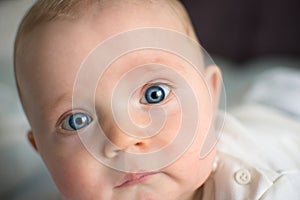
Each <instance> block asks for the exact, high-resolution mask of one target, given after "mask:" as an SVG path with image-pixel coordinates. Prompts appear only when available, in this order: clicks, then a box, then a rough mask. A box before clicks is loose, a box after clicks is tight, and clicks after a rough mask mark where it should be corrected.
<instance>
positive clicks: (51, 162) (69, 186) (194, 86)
mask: <svg viewBox="0 0 300 200" xmlns="http://www.w3.org/2000/svg"><path fill="white" fill-rule="evenodd" d="M130 9H134V8H130V7H129V8H126V9H123V10H114V9H111V10H110V11H109V12H108V11H107V12H106V11H103V12H102V13H101V14H99V15H97V16H86V17H82V18H81V19H78V20H75V21H56V22H52V23H49V24H46V25H42V26H40V27H39V28H38V29H36V30H34V31H33V33H31V34H30V35H29V36H28V37H26V38H25V39H24V40H23V42H22V43H21V48H24V49H25V52H24V53H23V54H22V55H21V56H19V57H18V58H17V59H18V62H17V63H19V64H18V65H19V69H18V70H17V73H18V81H19V84H20V89H21V91H22V97H23V101H24V104H25V106H26V112H27V115H28V118H29V121H30V124H31V127H32V133H33V138H34V139H33V140H34V142H35V144H36V147H37V150H38V152H39V154H40V155H41V157H42V158H43V160H44V162H45V163H46V165H47V167H48V169H49V171H50V173H51V175H52V177H53V179H54V181H55V183H56V184H57V186H58V188H59V190H60V191H61V193H62V194H63V195H64V196H65V197H66V198H68V199H164V200H166V199H170V200H171V199H172V200H173V199H192V198H193V197H194V195H196V192H197V188H199V187H200V186H201V185H202V184H203V183H204V181H205V180H206V178H207V177H208V176H209V174H210V172H211V166H212V162H213V159H214V155H215V151H214V150H212V151H211V152H210V154H209V155H208V156H207V157H205V158H204V159H199V155H200V150H201V146H202V144H203V142H204V139H205V136H206V134H207V131H208V129H209V128H210V123H211V120H212V117H213V113H214V106H212V103H211V96H210V94H209V93H208V90H207V87H206V84H205V82H204V81H203V78H202V77H201V76H200V75H199V73H197V71H196V70H195V69H194V68H193V67H191V65H190V64H189V63H187V62H186V61H184V60H183V59H181V58H179V57H178V56H175V55H173V54H171V53H168V52H164V51H158V50H139V51H135V52H132V53H129V54H127V55H123V56H121V57H120V58H119V59H117V60H116V61H115V62H113V63H112V64H111V65H110V66H109V68H108V69H107V70H106V71H105V72H104V74H102V76H101V77H99V82H98V83H97V84H98V87H97V89H96V91H95V99H86V98H85V97H86V95H85V90H84V89H82V91H81V92H82V97H78V98H80V101H81V102H83V103H82V106H81V107H74V106H72V96H73V87H74V83H75V80H76V75H77V72H78V71H79V68H80V65H81V64H82V62H83V61H84V59H85V58H86V57H87V56H88V54H89V53H90V52H91V50H92V49H93V48H95V47H96V46H97V45H98V44H99V43H101V42H103V41H104V40H105V39H107V38H108V37H110V36H112V35H114V34H116V33H119V32H123V31H127V30H130V29H133V28H141V27H161V28H167V29H172V30H175V31H178V32H182V33H185V29H184V27H183V26H182V24H181V22H179V20H170V19H174V17H175V16H171V17H170V16H168V15H171V14H165V13H162V12H157V13H155V15H153V14H152V13H153V11H151V10H149V9H144V10H143V9H140V10H136V9H135V10H130ZM124 10H126V12H125V11H124ZM151 12H152V13H151ZM119 19H126V20H119ZM149 63H155V64H160V65H164V66H167V68H168V69H169V70H172V71H174V72H175V73H177V74H180V76H182V77H183V78H184V79H185V80H186V82H187V84H188V85H189V86H190V88H191V90H192V91H193V92H194V94H195V99H196V100H197V108H195V110H198V111H199V113H197V115H198V119H197V123H198V124H199V126H198V127H197V130H196V134H195V138H194V140H193V141H192V143H191V145H190V146H189V147H188V148H187V149H186V151H185V152H183V154H182V155H181V156H180V157H179V158H177V159H176V160H175V161H174V162H173V163H170V164H169V165H167V166H162V168H161V169H158V170H156V171H155V172H151V173H146V172H144V171H143V169H140V170H141V172H142V173H143V174H133V173H125V172H121V171H118V170H115V169H112V168H111V167H109V166H105V165H103V164H102V163H101V162H99V160H97V158H95V156H93V154H92V153H91V152H89V151H88V150H87V149H86V148H85V146H84V145H83V143H82V140H81V138H80V137H79V135H78V134H79V133H77V132H76V129H77V130H78V131H79V132H80V131H84V130H89V129H91V128H90V127H92V126H95V124H100V125H101V127H102V129H103V131H104V133H105V135H106V137H107V138H108V139H109V141H110V142H112V143H113V144H114V145H115V146H117V147H118V149H117V150H114V149H112V147H111V144H110V143H107V144H104V146H102V147H103V149H99V151H100V152H102V154H103V156H104V157H105V159H107V160H109V159H115V158H118V156H119V155H120V154H121V152H122V151H126V152H130V153H149V152H154V151H158V150H160V149H161V148H163V147H165V146H168V145H170V143H171V142H172V141H173V140H174V138H175V137H176V134H177V131H178V129H179V128H180V124H181V116H182V114H183V115H189V113H184V111H182V110H181V108H180V104H178V103H177V101H178V100H177V98H176V95H175V94H176V90H180V89H182V88H181V85H180V84H179V83H178V82H176V79H173V78H172V77H168V76H164V75H163V76H162V74H163V73H160V72H159V71H155V70H154V71H153V70H152V71H151V69H150V70H149V71H147V69H145V71H143V70H141V71H140V75H139V74H137V79H138V80H141V77H145V80H144V83H142V84H139V85H138V86H136V87H134V88H135V90H134V91H133V93H131V94H130V95H131V97H130V102H129V104H128V105H129V106H128V114H129V115H130V119H131V120H132V121H133V122H134V123H135V124H140V125H142V126H143V125H145V124H149V122H151V119H150V118H149V116H148V115H145V114H144V113H145V112H146V113H147V112H148V111H149V110H150V109H151V108H153V107H161V108H163V109H164V110H166V112H167V115H166V121H165V123H164V127H163V128H162V129H161V130H160V132H159V134H157V135H154V136H153V137H148V138H146V139H142V138H136V137H132V135H130V134H127V133H126V134H125V133H124V132H123V131H122V130H121V129H120V128H119V126H118V125H117V124H116V122H115V120H114V116H113V114H112V111H111V101H112V98H113V91H114V89H115V88H116V86H117V85H118V84H119V81H120V80H121V79H122V77H124V75H126V74H128V73H129V72H131V71H132V70H133V69H134V68H135V67H137V66H143V65H145V64H149ZM211 68H213V67H211ZM211 68H210V69H209V70H211V71H213V72H215V73H217V71H214V69H213V70H212V69H211ZM204 73H205V72H204ZM147 74H151V76H148V75H147ZM213 74H214V73H213ZM91 75H92V74H91ZM86 76H87V77H88V76H90V75H89V74H87V75H86ZM147 77H148V78H147ZM149 77H150V78H149ZM211 77H214V78H212V79H213V80H211V79H209V80H211V81H212V85H215V86H216V85H217V84H216V82H217V78H216V77H217V75H212V76H211ZM123 84H124V83H123ZM125 84H127V85H130V84H134V81H131V82H130V83H129V82H128V83H126V82H125ZM212 89H213V94H217V93H218V91H217V90H218V89H217V87H212ZM153 95H154V96H153ZM124 99H126V97H125V98H124ZM117 101H119V102H120V103H122V101H123V99H122V98H120V99H117ZM90 105H93V106H90ZM182 112H183V113H182ZM152 117H153V115H152ZM154 117H155V115H154ZM86 132H87V131H86ZM82 134H84V133H82ZM132 134H133V133H132ZM185 134H194V133H185ZM33 140H32V141H33ZM142 176H145V177H142Z"/></svg>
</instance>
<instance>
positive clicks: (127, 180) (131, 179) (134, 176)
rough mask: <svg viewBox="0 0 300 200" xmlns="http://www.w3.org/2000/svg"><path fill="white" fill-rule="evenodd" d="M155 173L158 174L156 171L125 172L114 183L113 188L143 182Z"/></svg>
mask: <svg viewBox="0 0 300 200" xmlns="http://www.w3.org/2000/svg"><path fill="white" fill-rule="evenodd" d="M156 174H158V172H148V173H130V174H126V175H125V176H123V177H122V178H121V180H120V181H119V182H118V183H117V184H116V186H115V188H122V187H127V186H131V185H135V184H140V183H143V182H145V181H147V180H148V179H150V178H151V177H152V176H154V175H156Z"/></svg>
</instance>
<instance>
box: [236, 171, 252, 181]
mask: <svg viewBox="0 0 300 200" xmlns="http://www.w3.org/2000/svg"><path fill="white" fill-rule="evenodd" d="M234 178H235V181H236V182H237V183H238V184H241V185H247V184H249V183H250V182H251V174H250V172H249V171H248V170H247V169H240V170H238V171H237V172H236V173H235V175H234Z"/></svg>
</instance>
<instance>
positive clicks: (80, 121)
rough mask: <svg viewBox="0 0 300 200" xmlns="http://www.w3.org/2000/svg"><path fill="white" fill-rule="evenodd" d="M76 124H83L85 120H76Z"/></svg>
mask: <svg viewBox="0 0 300 200" xmlns="http://www.w3.org/2000/svg"><path fill="white" fill-rule="evenodd" d="M75 122H76V123H77V124H82V122H83V120H82V118H76V119H75Z"/></svg>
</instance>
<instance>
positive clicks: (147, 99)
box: [141, 85, 170, 104]
mask: <svg viewBox="0 0 300 200" xmlns="http://www.w3.org/2000/svg"><path fill="white" fill-rule="evenodd" d="M169 92H170V88H169V87H168V86H166V85H154V86H151V87H149V88H148V89H147V90H146V91H145V94H144V97H143V99H142V101H141V102H142V103H149V104H157V103H160V102H162V101H163V100H165V98H166V97H167V96H168V94H169Z"/></svg>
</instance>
